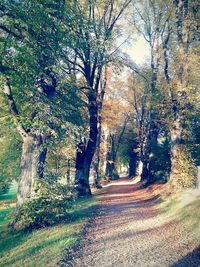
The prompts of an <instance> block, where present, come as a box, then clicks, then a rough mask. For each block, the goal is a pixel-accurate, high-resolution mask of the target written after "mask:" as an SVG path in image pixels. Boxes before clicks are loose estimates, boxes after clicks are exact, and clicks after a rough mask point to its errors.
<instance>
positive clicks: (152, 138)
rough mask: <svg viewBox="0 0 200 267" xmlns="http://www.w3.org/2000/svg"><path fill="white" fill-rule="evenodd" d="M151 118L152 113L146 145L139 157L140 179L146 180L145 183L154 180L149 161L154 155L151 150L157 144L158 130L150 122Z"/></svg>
mask: <svg viewBox="0 0 200 267" xmlns="http://www.w3.org/2000/svg"><path fill="white" fill-rule="evenodd" d="M153 118H154V115H152V118H151V123H150V126H149V131H148V136H147V140H146V145H145V148H144V155H143V156H142V158H141V161H142V163H143V167H142V174H141V179H142V180H147V184H150V183H152V182H153V181H154V177H153V173H154V171H155V170H152V169H151V161H153V160H154V159H153V158H154V157H155V156H156V155H154V154H153V153H152V150H153V148H155V146H156V145H157V140H158V132H159V130H158V128H157V127H156V125H155V124H154V123H153V122H152V120H153Z"/></svg>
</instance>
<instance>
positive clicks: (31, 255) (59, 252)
mask: <svg viewBox="0 0 200 267" xmlns="http://www.w3.org/2000/svg"><path fill="white" fill-rule="evenodd" d="M12 190H14V188H11V191H9V192H8V194H7V195H6V196H3V197H2V198H1V201H0V203H1V204H0V266H2V267H3V266H14V267H17V266H20V267H21V266H30V267H31V266H40V267H43V266H45V267H46V266H51V267H53V266H57V264H58V262H59V261H60V260H61V259H62V256H63V255H64V251H65V250H68V249H70V248H72V247H73V246H74V245H75V244H76V243H77V240H78V238H79V237H80V232H81V231H82V229H83V228H84V225H85V224H87V222H88V220H89V219H90V218H91V216H92V214H93V212H94V211H95V207H96V202H95V198H85V199H82V200H79V201H77V202H75V203H74V205H73V207H72V208H71V210H70V213H71V221H70V222H69V223H66V224H59V225H56V226H53V227H48V228H43V229H40V230H35V231H33V232H31V233H22V232H18V233H17V232H16V233H11V232H9V231H8V229H7V224H8V218H7V215H8V214H9V212H10V211H11V210H12V209H13V208H12V207H10V206H9V205H7V206H6V205H5V204H4V205H2V203H4V201H10V200H14V199H15V197H14V191H12ZM15 192H16V191H15Z"/></svg>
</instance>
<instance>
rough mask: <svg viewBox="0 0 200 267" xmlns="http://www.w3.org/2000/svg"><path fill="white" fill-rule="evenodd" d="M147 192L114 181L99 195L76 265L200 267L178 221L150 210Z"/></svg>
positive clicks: (197, 252) (152, 198)
mask: <svg viewBox="0 0 200 267" xmlns="http://www.w3.org/2000/svg"><path fill="white" fill-rule="evenodd" d="M155 198H156V197H155V196H154V195H153V193H151V192H150V190H148V189H142V190H141V189H139V188H138V185H137V184H134V182H133V181H130V180H127V179H120V180H119V181H117V182H113V183H111V184H109V185H108V187H107V189H106V191H105V192H104V193H102V194H101V195H100V197H99V199H100V214H99V215H98V216H97V217H96V218H95V220H94V222H93V223H92V224H91V225H90V226H89V227H88V229H87V231H86V235H85V236H86V240H85V245H84V247H83V249H82V251H81V252H80V253H79V254H78V256H76V258H75V261H74V263H73V265H66V266H76V267H111V266H113V267H147V266H149V267H150V266H155V267H166V266H174V267H175V266H185V267H191V266H192V267H197V266H200V249H199V248H197V244H195V242H194V241H193V240H192V237H191V235H190V233H187V232H186V230H185V229H184V228H183V226H181V223H180V222H178V221H175V220H172V219H170V218H167V217H166V215H165V214H160V212H159V210H157V209H156V205H155Z"/></svg>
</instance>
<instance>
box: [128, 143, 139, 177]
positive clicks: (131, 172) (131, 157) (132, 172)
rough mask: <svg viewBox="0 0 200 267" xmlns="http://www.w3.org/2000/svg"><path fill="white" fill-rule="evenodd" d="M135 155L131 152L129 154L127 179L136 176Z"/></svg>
mask: <svg viewBox="0 0 200 267" xmlns="http://www.w3.org/2000/svg"><path fill="white" fill-rule="evenodd" d="M137 159H138V156H137V153H136V152H134V151H133V148H132V150H131V151H130V152H129V177H134V176H135V175H136V168H137Z"/></svg>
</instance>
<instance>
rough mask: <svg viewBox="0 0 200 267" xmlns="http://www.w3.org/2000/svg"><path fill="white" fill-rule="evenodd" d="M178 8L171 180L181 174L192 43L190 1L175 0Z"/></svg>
mask: <svg viewBox="0 0 200 267" xmlns="http://www.w3.org/2000/svg"><path fill="white" fill-rule="evenodd" d="M174 4H175V8H176V30H177V41H178V59H179V66H178V70H177V88H176V89H177V90H176V94H175V95H173V98H175V100H174V99H173V100H174V101H173V102H174V103H175V105H174V106H173V111H174V113H173V115H174V117H173V124H172V129H171V131H170V135H171V173H170V180H172V182H173V180H174V181H176V178H177V177H178V176H179V174H180V171H181V170H180V169H179V162H180V155H181V152H182V146H181V143H182V142H181V140H182V132H183V122H184V114H183V112H184V110H185V105H184V102H185V101H186V98H187V87H188V83H189V68H188V53H189V43H190V40H189V39H190V23H191V21H190V18H189V14H188V12H189V1H188V0H176V1H174Z"/></svg>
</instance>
